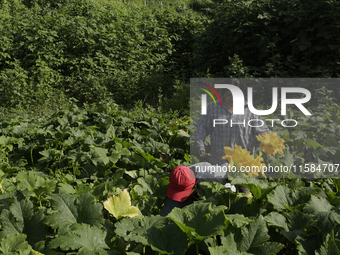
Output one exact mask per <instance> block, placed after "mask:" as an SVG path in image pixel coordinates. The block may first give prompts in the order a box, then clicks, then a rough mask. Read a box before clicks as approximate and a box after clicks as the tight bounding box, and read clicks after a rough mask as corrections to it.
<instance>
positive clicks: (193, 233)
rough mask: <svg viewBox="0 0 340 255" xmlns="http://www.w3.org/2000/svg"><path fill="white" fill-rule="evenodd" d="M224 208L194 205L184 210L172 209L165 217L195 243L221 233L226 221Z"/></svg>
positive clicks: (210, 205)
mask: <svg viewBox="0 0 340 255" xmlns="http://www.w3.org/2000/svg"><path fill="white" fill-rule="evenodd" d="M225 209H226V207H225V206H218V207H212V204H211V203H202V202H198V203H194V204H191V205H188V206H185V207H184V208H182V209H180V208H174V209H173V210H172V211H171V212H170V214H168V216H167V217H169V218H171V219H172V220H173V221H174V222H175V223H176V224H177V225H178V226H179V227H180V228H181V229H182V231H184V232H185V233H186V234H187V236H188V237H189V238H190V240H191V242H193V243H196V242H198V241H201V240H204V239H206V238H208V237H210V236H216V235H220V234H222V233H223V231H222V230H223V229H224V228H225V227H226V224H227V219H226V216H225V214H224V210H225Z"/></svg>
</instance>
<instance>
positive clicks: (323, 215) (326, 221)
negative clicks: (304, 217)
mask: <svg viewBox="0 0 340 255" xmlns="http://www.w3.org/2000/svg"><path fill="white" fill-rule="evenodd" d="M303 211H304V212H306V213H309V214H312V215H313V217H314V219H315V220H316V226H317V227H318V228H319V229H320V230H321V231H322V232H327V233H330V232H331V231H332V229H333V228H334V227H335V226H338V225H339V224H340V215H339V214H338V213H336V212H335V211H334V210H333V206H332V205H331V204H330V203H329V202H328V201H327V200H326V199H325V198H323V197H316V196H314V195H312V196H311V200H310V201H309V202H308V203H307V204H306V205H305V207H304V208H303Z"/></svg>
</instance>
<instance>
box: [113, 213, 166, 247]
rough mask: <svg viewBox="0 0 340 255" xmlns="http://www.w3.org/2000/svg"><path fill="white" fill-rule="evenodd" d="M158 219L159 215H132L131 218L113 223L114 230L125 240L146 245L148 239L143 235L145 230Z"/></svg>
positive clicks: (160, 217)
mask: <svg viewBox="0 0 340 255" xmlns="http://www.w3.org/2000/svg"><path fill="white" fill-rule="evenodd" d="M160 219H162V216H160V215H152V216H145V217H134V218H132V219H128V218H124V219H121V220H120V221H118V222H117V223H116V224H115V227H116V231H115V232H116V234H117V235H119V236H121V237H123V238H124V240H125V241H134V242H137V243H141V244H143V245H148V240H147V238H146V236H145V235H146V233H147V230H148V229H149V228H150V227H151V226H152V225H153V224H154V223H155V222H157V221H158V220H160Z"/></svg>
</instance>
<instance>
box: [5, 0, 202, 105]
mask: <svg viewBox="0 0 340 255" xmlns="http://www.w3.org/2000/svg"><path fill="white" fill-rule="evenodd" d="M28 3H30V4H28ZM39 3H40V2H39V1H38V2H27V3H26V2H24V4H22V3H21V2H20V1H16V0H8V1H2V2H1V9H0V24H1V25H0V33H1V35H2V36H1V39H0V46H1V50H0V51H1V53H0V70H1V73H0V81H1V87H0V89H1V94H2V99H3V100H1V104H2V106H6V107H13V106H23V107H24V106H26V107H27V106H28V105H31V104H33V103H36V104H39V103H40V104H42V103H43V102H44V101H46V100H48V99H49V98H54V97H57V98H58V96H59V95H55V93H60V94H64V95H67V96H68V97H74V98H76V99H77V100H78V101H80V103H84V102H87V103H91V102H97V101H99V100H101V99H103V98H113V99H114V100H116V102H117V103H124V104H130V105H132V104H133V103H134V102H136V101H137V100H139V99H142V100H145V99H147V100H148V102H149V103H155V102H157V100H158V97H157V95H158V94H162V95H167V96H170V95H171V93H172V92H173V85H174V81H173V79H174V75H172V72H173V71H174V70H175V69H176V68H177V67H174V66H175V65H177V63H180V62H181V60H183V59H184V58H185V56H182V54H185V51H186V49H185V47H184V49H182V48H183V46H177V42H180V44H190V34H191V33H192V31H193V30H195V29H199V28H196V25H199V24H200V21H199V20H200V19H199V18H197V16H194V15H193V14H190V13H188V16H187V15H186V14H183V15H179V14H178V13H176V12H170V11H165V12H164V13H163V11H162V12H161V11H155V13H152V12H151V11H150V10H149V9H145V8H141V7H133V6H132V8H131V9H128V8H127V7H126V6H125V5H124V4H122V3H119V2H116V1H112V2H105V1H100V2H96V1H91V0H73V1H56V2H53V3H50V4H46V3H45V2H44V1H43V2H41V3H40V5H39ZM25 4H28V5H27V6H26V5H25ZM195 19H196V20H195ZM186 37H188V39H186ZM182 41H185V42H183V43H182ZM187 47H189V46H187ZM172 54H174V55H172ZM13 85H14V86H13Z"/></svg>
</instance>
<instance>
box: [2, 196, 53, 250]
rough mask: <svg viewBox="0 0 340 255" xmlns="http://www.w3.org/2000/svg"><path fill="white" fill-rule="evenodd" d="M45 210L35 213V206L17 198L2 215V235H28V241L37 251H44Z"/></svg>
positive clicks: (45, 233)
mask: <svg viewBox="0 0 340 255" xmlns="http://www.w3.org/2000/svg"><path fill="white" fill-rule="evenodd" d="M44 214H45V211H44V210H39V211H37V212H34V211H33V204H32V202H30V201H29V200H28V199H23V200H21V201H20V202H19V201H18V200H17V199H16V198H15V199H14V201H13V203H12V205H11V206H10V208H9V210H4V211H3V212H2V213H1V216H0V219H1V222H2V233H1V235H8V234H10V233H17V234H26V235H27V241H28V242H29V244H30V245H31V246H32V247H34V248H35V249H39V250H40V249H42V248H43V246H44V240H45V238H46V235H47V233H48V232H47V230H46V228H45V227H44V226H43V221H44V217H45V216H44Z"/></svg>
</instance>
